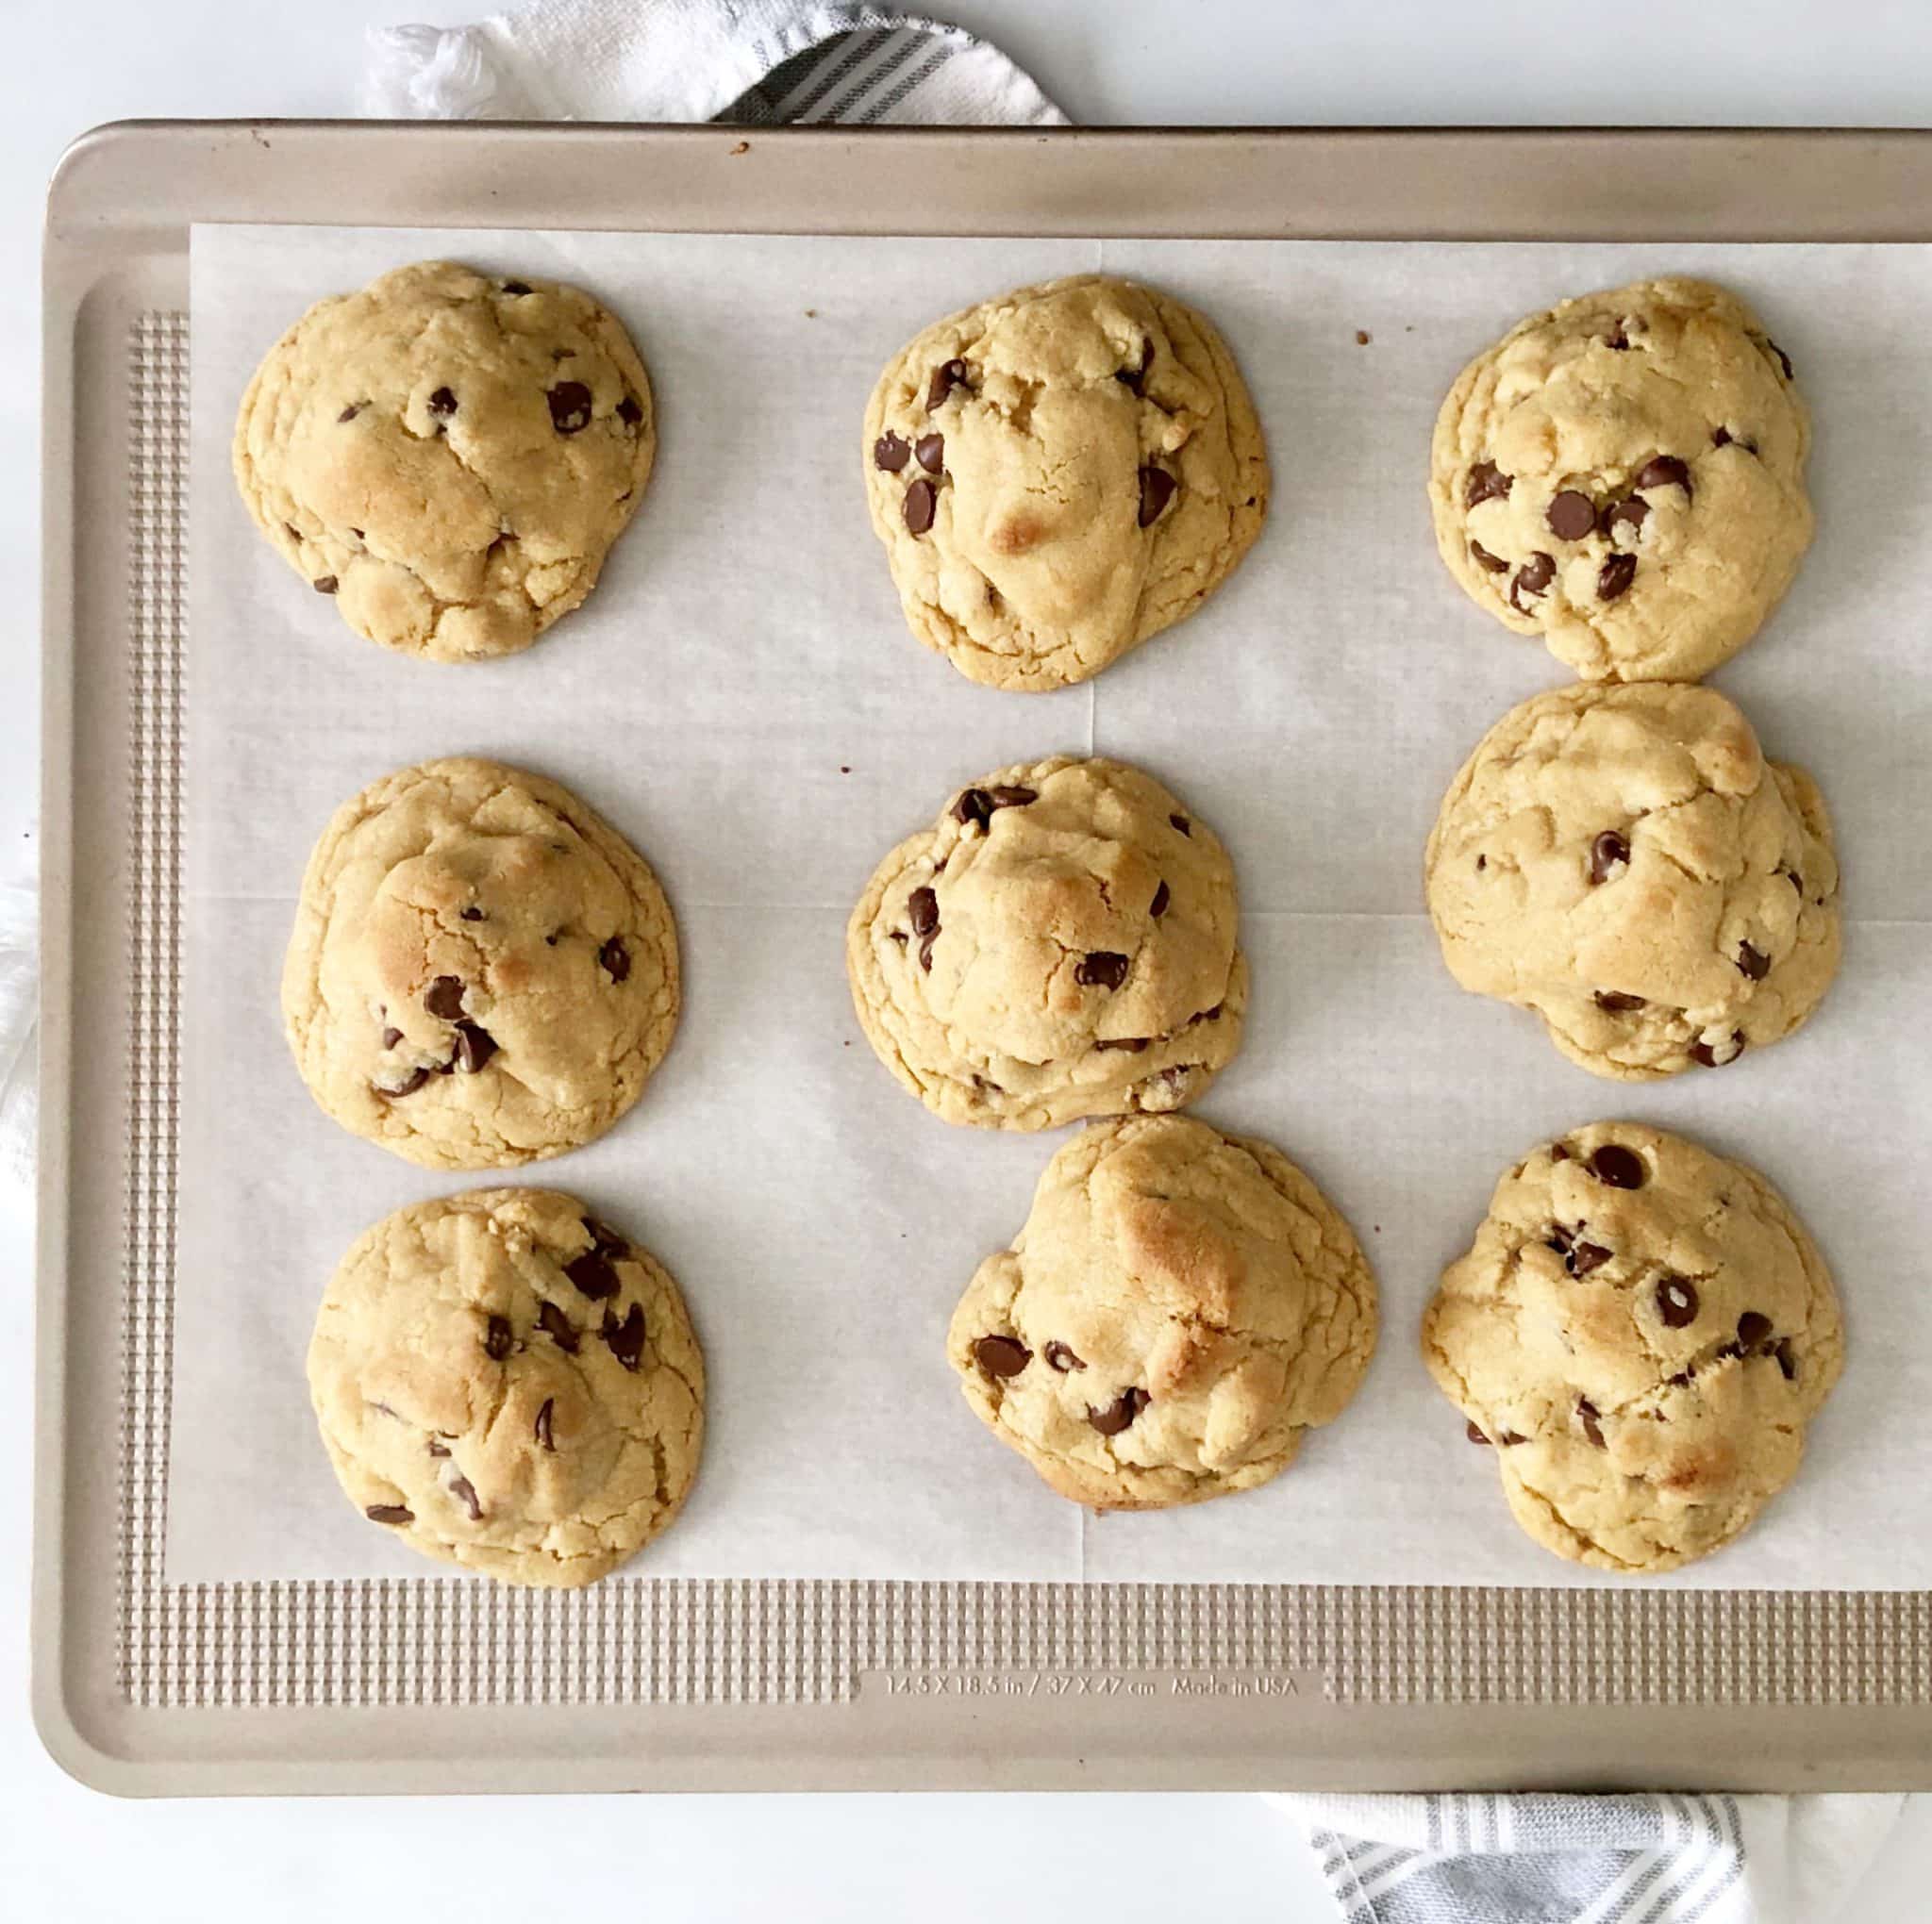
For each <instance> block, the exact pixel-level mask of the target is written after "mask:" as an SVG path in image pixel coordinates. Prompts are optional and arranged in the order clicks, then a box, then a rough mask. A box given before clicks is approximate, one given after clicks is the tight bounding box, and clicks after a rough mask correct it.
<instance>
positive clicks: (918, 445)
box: [912, 434, 946, 474]
mask: <svg viewBox="0 0 1932 1924" xmlns="http://www.w3.org/2000/svg"><path fill="white" fill-rule="evenodd" d="M912 452H913V453H914V454H915V455H916V456H918V457H919V465H920V466H921V467H922V468H924V470H925V472H926V473H928V474H937V473H940V472H941V469H943V468H944V467H945V465H946V438H945V436H944V435H942V434H923V435H921V436H920V437H919V439H918V440H917V441H916V442H914V443H913V448H912Z"/></svg>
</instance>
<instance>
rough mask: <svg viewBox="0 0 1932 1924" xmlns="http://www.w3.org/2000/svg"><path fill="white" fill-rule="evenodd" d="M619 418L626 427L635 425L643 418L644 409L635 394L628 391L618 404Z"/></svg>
mask: <svg viewBox="0 0 1932 1924" xmlns="http://www.w3.org/2000/svg"><path fill="white" fill-rule="evenodd" d="M617 418H618V420H620V421H621V422H623V423H624V424H625V426H626V427H635V426H637V424H638V423H640V422H641V421H642V420H643V418H644V410H643V408H642V406H641V405H640V404H639V401H638V397H637V396H636V395H635V394H632V393H629V392H628V391H626V393H625V397H624V399H623V400H622V401H620V402H619V403H618V404H617Z"/></svg>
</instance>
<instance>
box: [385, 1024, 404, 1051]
mask: <svg viewBox="0 0 1932 1924" xmlns="http://www.w3.org/2000/svg"><path fill="white" fill-rule="evenodd" d="M402 1039H403V1032H402V1031H401V1030H400V1029H396V1028H389V1029H385V1030H384V1031H383V1032H382V1046H383V1047H384V1048H385V1049H393V1048H394V1047H395V1046H396V1044H397V1043H398V1042H400V1041H401V1040H402Z"/></svg>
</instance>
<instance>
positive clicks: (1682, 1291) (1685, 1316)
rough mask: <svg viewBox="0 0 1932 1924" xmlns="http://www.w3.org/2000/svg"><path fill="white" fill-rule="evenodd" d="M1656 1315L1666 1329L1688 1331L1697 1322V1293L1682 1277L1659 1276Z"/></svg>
mask: <svg viewBox="0 0 1932 1924" xmlns="http://www.w3.org/2000/svg"><path fill="white" fill-rule="evenodd" d="M1657 1315H1658V1316H1660V1317H1661V1318H1662V1319H1663V1320H1664V1327H1665V1328H1666V1329H1673V1330H1681V1329H1688V1328H1689V1327H1690V1326H1691V1324H1692V1323H1693V1322H1695V1321H1696V1320H1697V1291H1696V1289H1695V1288H1694V1287H1693V1286H1692V1285H1691V1284H1690V1283H1688V1282H1686V1281H1685V1279H1684V1278H1683V1277H1682V1276H1661V1277H1659V1278H1658V1279H1657Z"/></svg>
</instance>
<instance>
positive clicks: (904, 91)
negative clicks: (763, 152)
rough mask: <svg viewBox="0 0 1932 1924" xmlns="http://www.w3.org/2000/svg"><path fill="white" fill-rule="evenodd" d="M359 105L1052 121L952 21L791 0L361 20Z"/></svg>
mask: <svg viewBox="0 0 1932 1924" xmlns="http://www.w3.org/2000/svg"><path fill="white" fill-rule="evenodd" d="M362 108H363V111H364V112H365V113H370V114H375V115H377V116H379V117H380V118H383V119H386V120H586V121H710V120H722V121H732V122H740V123H743V124H747V125H765V126H770V125H776V124H789V123H792V122H808V121H841V122H850V123H857V124H868V125H884V124H890V123H895V122H896V123H926V124H950V125H955V126H972V125H995V124H998V125H1019V126H1059V125H1063V124H1065V122H1066V116H1065V115H1064V114H1063V113H1061V111H1060V110H1059V108H1057V107H1056V106H1055V105H1054V104H1053V102H1052V101H1050V100H1049V99H1048V98H1047V97H1046V95H1045V94H1043V93H1042V92H1041V91H1040V89H1039V87H1038V86H1036V85H1035V84H1034V82H1033V80H1032V79H1031V78H1030V77H1029V76H1028V75H1025V74H1023V73H1022V72H1021V71H1020V69H1019V68H1017V67H1016V66H1014V65H1013V63H1012V62H1011V61H1010V60H1009V59H1008V58H1007V57H1006V56H1005V55H1004V54H1003V53H1001V52H1000V51H999V49H998V48H997V47H991V46H989V45H987V43H986V42H985V41H982V40H977V39H975V38H974V36H973V35H972V34H970V33H967V32H966V31H965V30H964V29H963V28H961V27H957V26H948V25H945V24H944V23H943V22H941V21H936V20H924V19H920V18H918V17H916V16H913V15H908V14H900V13H892V12H889V11H886V10H884V9H882V8H877V7H866V6H858V7H824V6H806V5H800V4H798V0H538V4H537V5H535V6H531V7H525V8H519V9H518V10H517V11H516V12H514V13H498V14H493V15H491V18H490V19H488V20H485V21H481V22H479V23H478V24H477V25H475V26H458V27H434V26H382V27H372V28H371V29H370V33H369V64H368V71H367V73H366V75H365V76H364V81H363V90H362Z"/></svg>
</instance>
